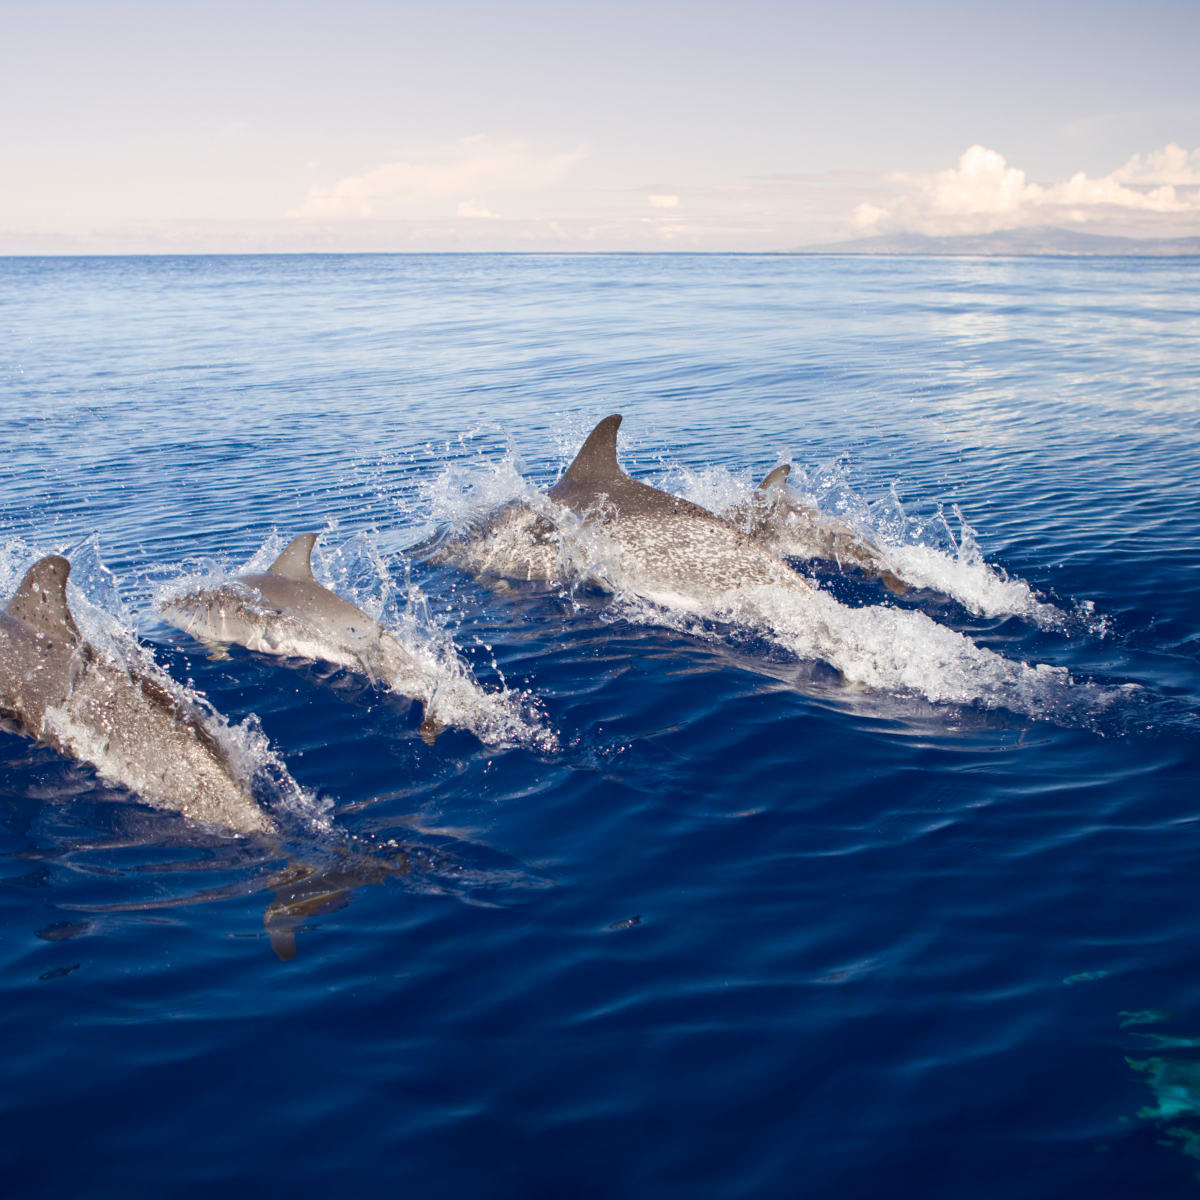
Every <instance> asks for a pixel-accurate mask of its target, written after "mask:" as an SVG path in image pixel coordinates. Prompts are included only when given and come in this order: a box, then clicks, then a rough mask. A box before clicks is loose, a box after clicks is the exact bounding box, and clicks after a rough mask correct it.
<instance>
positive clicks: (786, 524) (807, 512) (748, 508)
mask: <svg viewBox="0 0 1200 1200" xmlns="http://www.w3.org/2000/svg"><path fill="white" fill-rule="evenodd" d="M791 469H792V466H791V463H782V464H781V465H780V466H778V467H776V468H775V469H774V470H773V471H771V472H769V473H768V475H767V477H766V478H765V479H764V480H763V481H762V483H760V484H759V485H758V487H757V488H756V489H755V492H754V495H753V496H752V497H751V499H750V501H749V503H747V504H742V505H739V506H738V507H737V508H735V509H734V510H733V511H732V512H730V513H729V519H730V520H731V521H733V523H734V524H735V525H737V526H738V528H739V529H744V530H745V531H746V532H747V533H748V534H749V535H750V536H751V537H752V538H754V540H755V541H758V542H762V543H763V545H765V546H768V547H769V548H770V549H772V550H774V551H775V552H776V553H777V554H779V555H780V556H783V557H787V558H815V559H827V560H830V561H832V562H835V563H837V565H838V566H839V567H840V566H844V565H848V566H852V567H858V568H859V570H861V571H862V572H863V573H864V574H865V575H870V576H872V577H874V578H877V579H878V580H879V581H880V582H881V583H882V584H883V586H884V587H886V588H887V589H888V591H889V592H892V593H893V594H894V595H898V596H899V595H903V594H904V593H905V592H906V591H908V584H906V583H905V582H904V580H903V579H901V578H900V577H899V576H898V575H897V574H896V573H895V572H894V571H892V570H891V568H890V567H889V566H888V563H887V559H886V557H885V555H884V553H883V551H882V550H880V549H879V547H878V546H876V545H875V544H874V543H873V542H870V541H868V540H867V539H866V538H864V537H863V536H862V535H861V534H858V533H856V532H855V531H854V530H853V529H851V528H850V526H849V525H847V524H845V523H844V522H842V521H838V520H835V519H834V518H832V517H829V516H826V515H825V514H824V513H822V512H821V511H820V510H819V509H816V508H812V507H810V506H809V505H807V504H801V503H800V501H799V500H798V499H797V498H796V497H795V495H793V493H792V492H791V491H790V490H789V488H788V486H787V478H788V474H789V473H790V472H791Z"/></svg>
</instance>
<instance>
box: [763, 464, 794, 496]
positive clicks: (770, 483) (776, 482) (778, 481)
mask: <svg viewBox="0 0 1200 1200" xmlns="http://www.w3.org/2000/svg"><path fill="white" fill-rule="evenodd" d="M791 470H792V464H791V463H781V464H780V465H779V466H777V467H776V468H775V470H773V471H771V472H770V473H769V474H768V475H767V477H766V479H764V480H763V481H762V483H760V484H759V485H758V490H759V491H760V492H769V491H770V490H771V488H773V487H782V486H783V484H784V483H786V482H787V477H788V475H789V474H790V473H791Z"/></svg>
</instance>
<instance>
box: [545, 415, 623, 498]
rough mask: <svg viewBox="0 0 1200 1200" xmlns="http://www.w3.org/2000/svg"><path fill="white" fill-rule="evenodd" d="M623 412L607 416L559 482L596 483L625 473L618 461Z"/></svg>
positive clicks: (580, 449)
mask: <svg viewBox="0 0 1200 1200" xmlns="http://www.w3.org/2000/svg"><path fill="white" fill-rule="evenodd" d="M620 424H621V414H620V413H613V415H612V416H611V417H605V418H604V420H603V421H601V422H600V424H599V425H597V426H596V428H595V429H593V430H592V432H591V433H589V434H588V437H587V441H586V442H584V443H583V445H582V446H581V447H580V448H579V453H578V454H577V455H575V458H574V460H573V461H572V462H571V465H570V466H569V467H568V468H567V469H566V470H565V471H564V472H563V477H562V479H560V480H559V483H583V482H584V481H587V482H589V483H595V482H596V481H597V480H600V479H612V478H614V477H616V478H620V477H621V476H623V475H624V474H625V472H624V471H622V470H621V465H620V463H618V462H617V429H618V427H619V426H620Z"/></svg>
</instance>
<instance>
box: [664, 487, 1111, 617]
mask: <svg viewBox="0 0 1200 1200" xmlns="http://www.w3.org/2000/svg"><path fill="white" fill-rule="evenodd" d="M664 486H665V488H666V490H668V491H672V492H674V493H675V494H677V495H681V496H683V497H685V498H686V499H688V500H691V501H693V502H695V503H696V504H699V505H701V506H702V507H704V508H707V509H709V510H710V511H711V512H715V513H719V514H721V515H727V514H731V513H735V512H736V511H737V510H739V509H744V508H745V507H746V506H747V505H748V504H749V503H750V502H751V500H752V499H753V497H754V495H755V487H754V485H753V484H752V483H749V482H747V481H746V480H745V479H744V478H740V477H738V476H737V475H734V474H733V473H732V472H730V471H728V470H726V469H724V468H720V467H712V468H708V469H706V470H702V471H689V470H687V469H686V468H678V467H677V468H674V469H672V470H671V471H670V472H669V474H668V476H667V478H666V480H665V484H664ZM786 487H787V488H788V494H789V496H790V497H791V498H792V499H793V500H794V501H795V502H796V503H797V504H800V505H803V506H804V507H805V508H807V509H810V510H812V511H813V512H814V513H817V514H820V515H821V516H822V517H824V518H827V519H829V520H831V521H837V522H839V523H841V524H843V525H846V526H849V527H850V529H852V530H853V531H854V532H855V533H856V534H857V535H859V536H860V537H862V538H863V539H864V540H865V541H866V542H869V543H870V544H871V545H872V546H873V547H874V548H875V549H876V550H878V552H879V558H880V560H881V562H882V563H883V564H884V565H886V566H887V568H888V569H889V570H891V571H892V573H893V574H894V575H896V576H897V578H899V579H901V580H903V581H904V583H906V584H908V586H909V587H912V588H926V589H929V590H931V591H936V592H940V593H942V594H943V595H945V596H949V597H951V598H952V599H954V600H956V601H957V602H958V603H959V604H961V605H962V606H963V608H965V609H966V610H967V611H968V612H969V613H972V614H973V615H975V616H982V617H1009V616H1012V617H1018V618H1020V619H1022V620H1025V621H1028V622H1030V623H1031V624H1033V625H1036V626H1037V627H1038V628H1040V629H1045V630H1048V631H1055V630H1057V631H1067V630H1070V629H1072V628H1075V627H1079V626H1080V625H1083V626H1084V627H1086V628H1087V630H1088V632H1090V633H1093V634H1098V635H1103V634H1104V633H1105V632H1106V627H1105V624H1104V623H1103V621H1102V620H1099V619H1097V618H1096V617H1095V616H1094V615H1093V613H1092V610H1091V605H1090V604H1086V603H1084V604H1080V605H1078V606H1077V607H1076V609H1075V610H1074V611H1073V612H1068V611H1064V610H1063V609H1062V608H1059V607H1058V606H1057V605H1055V604H1052V603H1051V602H1050V601H1048V600H1046V599H1045V598H1043V597H1041V596H1039V595H1038V593H1037V592H1036V591H1034V589H1033V588H1032V587H1030V585H1029V584H1028V583H1027V582H1026V581H1025V580H1023V579H1020V578H1017V577H1014V576H1010V575H1009V574H1008V573H1007V572H1006V571H1005V570H1004V569H1003V568H1002V567H998V566H994V565H992V564H991V563H988V562H987V561H986V560H985V559H984V557H983V554H982V552H981V551H980V548H979V543H978V539H977V536H976V531H975V530H974V529H972V527H971V526H970V525H969V524H967V521H966V519H965V518H964V517H963V514H962V512H961V510H960V509H959V507H958V506H957V505H954V506H953V512H954V515H955V517H956V519H957V522H958V526H959V532H958V535H957V537H956V536H955V534H954V532H953V530H952V529H951V527H950V524H949V522H948V521H947V519H946V517H945V514H944V513H943V512H942V510H941V509H938V512H937V516H936V517H935V518H934V519H933V520H932V521H920V520H917V519H915V518H913V517H910V516H909V515H908V513H907V512H906V511H905V509H904V506H903V504H902V503H901V501H900V498H899V496H898V495H897V494H896V491H895V489H894V488H893V489H891V491H890V492H889V494H888V495H887V496H886V497H884V498H883V499H881V500H879V501H876V502H875V503H874V504H871V503H868V502H867V500H866V499H865V498H864V497H863V496H862V495H861V494H860V493H858V492H856V491H855V490H854V489H853V488H852V487H851V486H850V484H849V481H848V480H847V478H846V473H845V470H844V468H843V467H842V466H841V465H840V464H832V465H830V466H827V467H824V468H821V469H819V470H818V471H816V472H814V473H813V474H812V475H809V474H808V473H806V472H805V471H804V470H803V469H801V468H796V467H793V469H792V473H791V475H790V477H789V479H788V482H787V484H786ZM789 533H790V531H789V528H788V526H787V523H786V522H784V523H781V524H780V525H779V526H777V527H776V528H775V529H774V530H773V534H774V536H773V538H772V543H771V548H772V549H773V550H775V552H776V553H778V554H780V555H782V556H783V557H785V558H791V557H805V555H806V551H807V547H806V542H807V541H808V540H809V539H807V537H805V536H804V531H801V530H797V531H796V536H795V537H790V536H789Z"/></svg>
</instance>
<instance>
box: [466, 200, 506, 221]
mask: <svg viewBox="0 0 1200 1200" xmlns="http://www.w3.org/2000/svg"><path fill="white" fill-rule="evenodd" d="M458 215H459V216H460V217H467V218H472V219H479V220H483V221H498V220H500V214H499V213H494V212H492V210H491V209H490V208H485V207H484V206H483V205H482V204H480V203H479V202H478V201H477V200H462V201H460V202H459V205H458Z"/></svg>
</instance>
